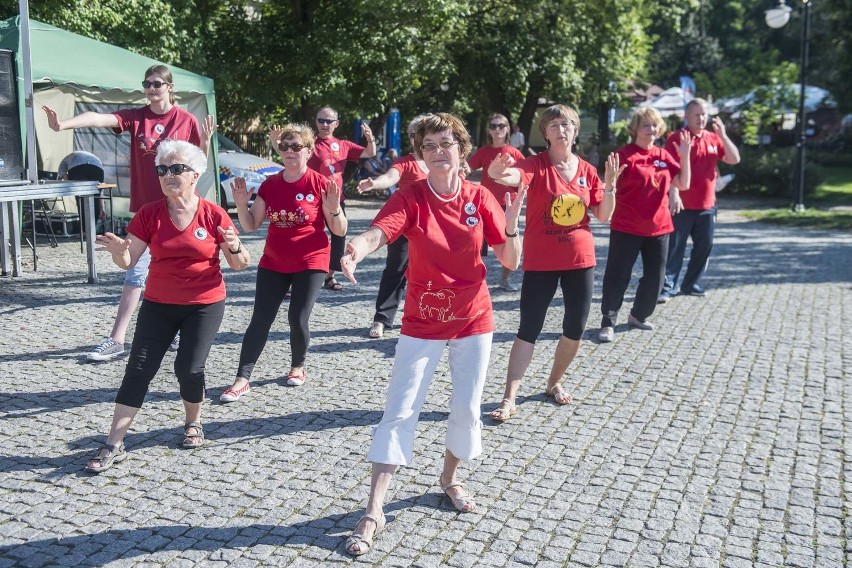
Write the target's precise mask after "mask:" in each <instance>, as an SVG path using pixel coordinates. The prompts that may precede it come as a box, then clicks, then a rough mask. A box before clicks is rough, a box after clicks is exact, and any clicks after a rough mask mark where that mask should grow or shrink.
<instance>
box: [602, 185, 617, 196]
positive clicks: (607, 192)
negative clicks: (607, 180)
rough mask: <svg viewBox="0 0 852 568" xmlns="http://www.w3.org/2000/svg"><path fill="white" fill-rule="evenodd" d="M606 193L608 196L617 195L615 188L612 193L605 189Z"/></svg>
mask: <svg viewBox="0 0 852 568" xmlns="http://www.w3.org/2000/svg"><path fill="white" fill-rule="evenodd" d="M604 193H605V194H606V195H615V187H613V188H612V191H607V190H606V189H604Z"/></svg>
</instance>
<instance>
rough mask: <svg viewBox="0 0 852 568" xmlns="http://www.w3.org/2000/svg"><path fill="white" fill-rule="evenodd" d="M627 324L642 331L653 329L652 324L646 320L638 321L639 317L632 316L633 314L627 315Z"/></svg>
mask: <svg viewBox="0 0 852 568" xmlns="http://www.w3.org/2000/svg"><path fill="white" fill-rule="evenodd" d="M627 325H628V326H630V327H635V328H636V329H641V330H644V331H651V330H652V329H654V324H652V323H650V322H647V321H640V320H639V318H637V317H634V316H633V314H630V315H629V316H627Z"/></svg>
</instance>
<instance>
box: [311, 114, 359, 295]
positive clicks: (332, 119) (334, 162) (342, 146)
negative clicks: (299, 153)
mask: <svg viewBox="0 0 852 568" xmlns="http://www.w3.org/2000/svg"><path fill="white" fill-rule="evenodd" d="M339 124H340V121H339V120H338V116H337V111H336V110H334V109H333V108H331V107H330V106H324V107H322V108H321V109H319V111H318V112H317V118H316V127H317V140H316V145H315V146H314V151H313V154H311V157H310V159H309V160H308V167H309V168H311V169H312V170H315V171H318V172H319V173H321V174H322V175H324V176H325V177H327V178H328V179H330V180H334V183H335V184H337V187H339V188H340V204H341V206H343V200H344V199H345V196H344V195H343V172H344V170H345V169H346V162H355V163H358V162H359V161H360V160H361V158H372V157H374V156H375V155H376V140H375V138H374V137H373V131H372V130H370V125H368V124H367V123H366V122H362V123H361V133H362V134H363V135H364V139H365V140H366V141H367V145H366V146H360V145H358V144H355V143H354V142H350V141H349V140H341V139H339V138H335V137H334V129H335V128H337V126H338V125H339ZM343 211H344V213H345V212H346V207H345V206H344V207H343ZM345 245H346V239H345V238H344V236H343V235H336V234H334V231H332V234H331V259H330V263H329V264H330V268H329V271H328V274H327V275H326V277H325V280H324V283H323V288H325V289H326V290H335V291H339V290H343V284H341V283H340V282H338V281H337V280H336V279H335V278H334V273H335V271H338V270H340V257H341V256H343V249H344V246H345Z"/></svg>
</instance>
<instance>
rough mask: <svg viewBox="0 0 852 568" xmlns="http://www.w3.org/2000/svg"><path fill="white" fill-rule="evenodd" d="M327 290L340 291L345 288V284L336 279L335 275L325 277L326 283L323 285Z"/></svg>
mask: <svg viewBox="0 0 852 568" xmlns="http://www.w3.org/2000/svg"><path fill="white" fill-rule="evenodd" d="M322 287H323V288H325V289H326V290H334V291H335V292H339V291H340V290H343V284H341V283H340V282H338V281H337V280H335V279H334V276H329V277H328V278H326V279H325V284H323V285H322Z"/></svg>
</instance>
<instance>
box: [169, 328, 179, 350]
mask: <svg viewBox="0 0 852 568" xmlns="http://www.w3.org/2000/svg"><path fill="white" fill-rule="evenodd" d="M179 347H180V332H177V335H175V338H174V339H172V343H171V345H169V351H177V350H178V348H179Z"/></svg>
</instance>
